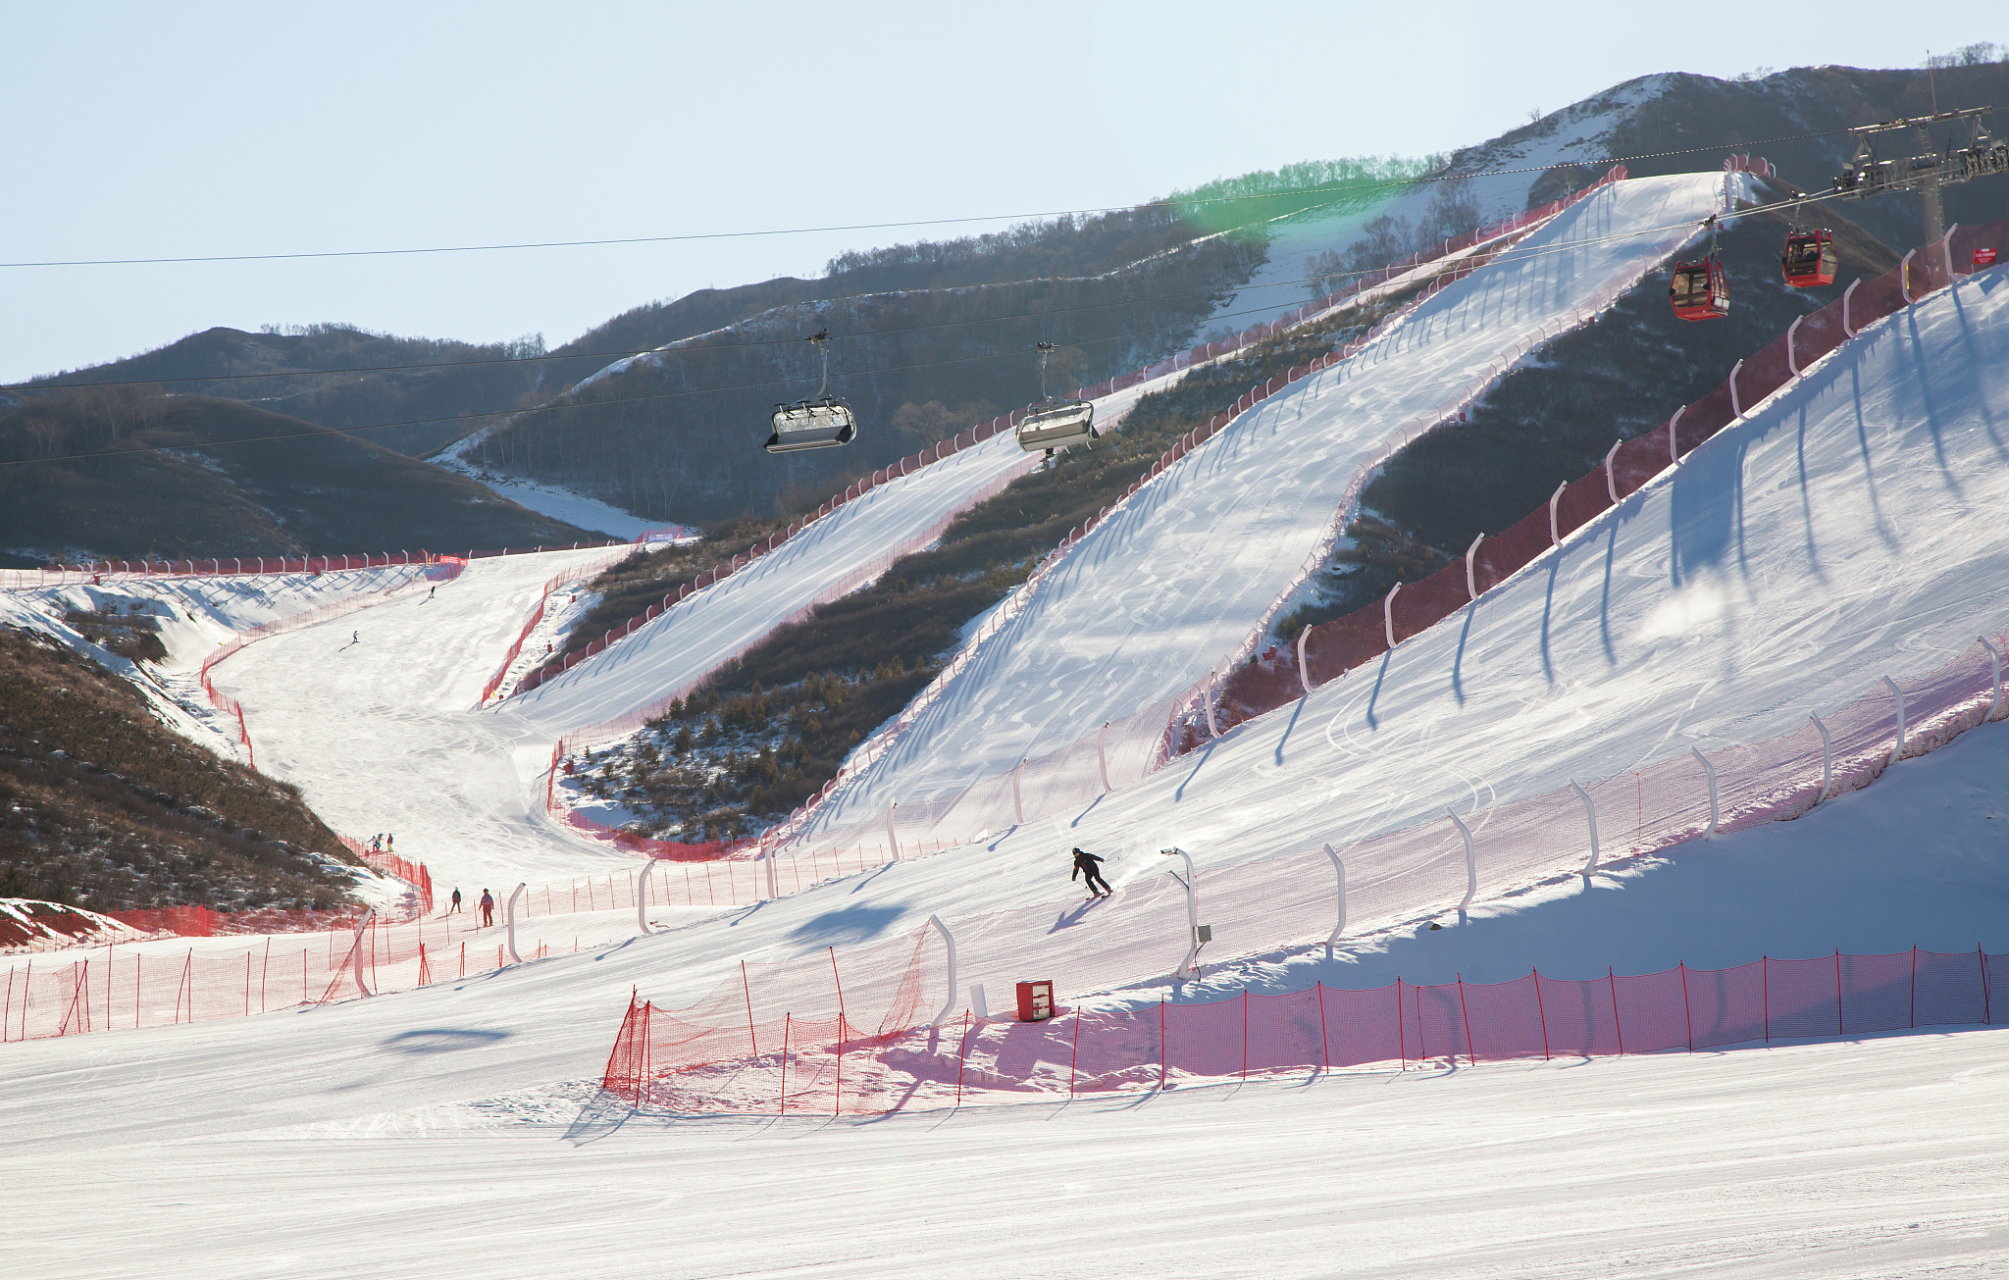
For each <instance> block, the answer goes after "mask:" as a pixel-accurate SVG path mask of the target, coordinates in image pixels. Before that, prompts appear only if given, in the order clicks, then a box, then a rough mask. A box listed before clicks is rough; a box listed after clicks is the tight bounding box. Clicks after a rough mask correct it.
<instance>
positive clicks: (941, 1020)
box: [928, 915, 956, 1027]
mask: <svg viewBox="0 0 2009 1280" xmlns="http://www.w3.org/2000/svg"><path fill="white" fill-rule="evenodd" d="M928 923H929V924H931V925H934V926H935V932H937V933H939V934H941V935H942V945H943V946H945V947H947V948H948V949H949V980H948V983H947V986H946V988H945V991H946V994H945V995H943V997H942V1009H941V1012H939V1013H937V1014H936V1015H935V1021H934V1025H935V1026H938V1027H939V1026H942V1025H944V1024H946V1023H947V1022H948V1020H949V1015H950V1014H952V1013H954V1012H955V1008H956V939H955V935H954V934H952V933H950V932H949V926H947V925H945V924H943V923H942V918H941V917H940V916H935V915H931V916H929V917H928Z"/></svg>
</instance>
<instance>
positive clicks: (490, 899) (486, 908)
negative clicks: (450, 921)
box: [446, 885, 495, 928]
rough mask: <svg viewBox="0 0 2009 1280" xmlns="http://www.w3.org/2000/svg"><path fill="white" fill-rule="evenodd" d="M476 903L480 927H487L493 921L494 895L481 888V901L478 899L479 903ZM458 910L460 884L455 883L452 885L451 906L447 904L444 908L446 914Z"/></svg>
mask: <svg viewBox="0 0 2009 1280" xmlns="http://www.w3.org/2000/svg"><path fill="white" fill-rule="evenodd" d="M476 905H477V906H479V907H480V908H481V924H482V927H483V928H487V927H488V926H489V925H492V924H494V923H495V897H494V895H493V894H491V893H489V891H488V890H486V889H483V890H482V891H481V901H480V902H479V903H477V904H476ZM459 910H460V886H458V885H456V886H454V890H453V902H452V905H451V906H449V907H448V908H447V909H446V914H448V915H452V914H453V913H454V912H456V911H459Z"/></svg>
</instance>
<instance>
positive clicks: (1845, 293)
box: [1842, 279, 1862, 338]
mask: <svg viewBox="0 0 2009 1280" xmlns="http://www.w3.org/2000/svg"><path fill="white" fill-rule="evenodd" d="M1861 283H1862V281H1861V280H1860V279H1856V280H1851V281H1849V287H1848V288H1846V289H1844V290H1842V334H1843V335H1844V336H1845V337H1850V338H1853V337H1855V336H1856V331H1855V330H1854V329H1851V328H1849V295H1851V294H1853V293H1854V292H1855V291H1856V286H1857V285H1859V284H1861Z"/></svg>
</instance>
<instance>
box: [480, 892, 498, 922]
mask: <svg viewBox="0 0 2009 1280" xmlns="http://www.w3.org/2000/svg"><path fill="white" fill-rule="evenodd" d="M494 923H495V899H494V898H492V897H490V896H489V894H488V890H486V889H483V890H482V891H481V924H482V927H483V928H487V927H488V926H489V925H492V924H494Z"/></svg>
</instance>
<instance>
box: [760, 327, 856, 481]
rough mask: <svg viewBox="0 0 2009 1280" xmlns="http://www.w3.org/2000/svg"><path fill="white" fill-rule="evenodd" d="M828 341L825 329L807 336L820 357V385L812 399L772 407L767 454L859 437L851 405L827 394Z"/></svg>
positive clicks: (824, 446)
mask: <svg viewBox="0 0 2009 1280" xmlns="http://www.w3.org/2000/svg"><path fill="white" fill-rule="evenodd" d="M829 341H830V331H829V330H828V329H824V330H822V331H821V332H818V333H816V334H813V335H811V336H810V338H809V342H810V343H811V344H812V345H813V346H815V348H816V352H817V354H818V355H820V356H822V357H823V385H822V386H821V387H818V388H817V391H816V395H815V397H814V398H813V399H809V400H798V401H796V402H795V403H794V404H778V405H776V406H774V415H773V416H772V417H771V418H769V419H768V427H769V432H768V437H767V444H766V445H765V446H764V447H765V448H766V449H767V451H768V452H769V453H799V452H801V451H802V450H804V449H831V448H835V447H836V446H838V445H841V444H850V443H851V442H852V441H853V440H856V439H857V438H858V420H857V418H856V417H855V416H854V415H853V414H852V412H851V406H850V405H848V404H846V403H844V402H843V401H842V400H839V399H838V398H837V397H835V396H832V395H829V394H827V392H828V390H829V387H830V351H829V349H828V347H827V346H826V345H825V344H827V343H828V342H829Z"/></svg>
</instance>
